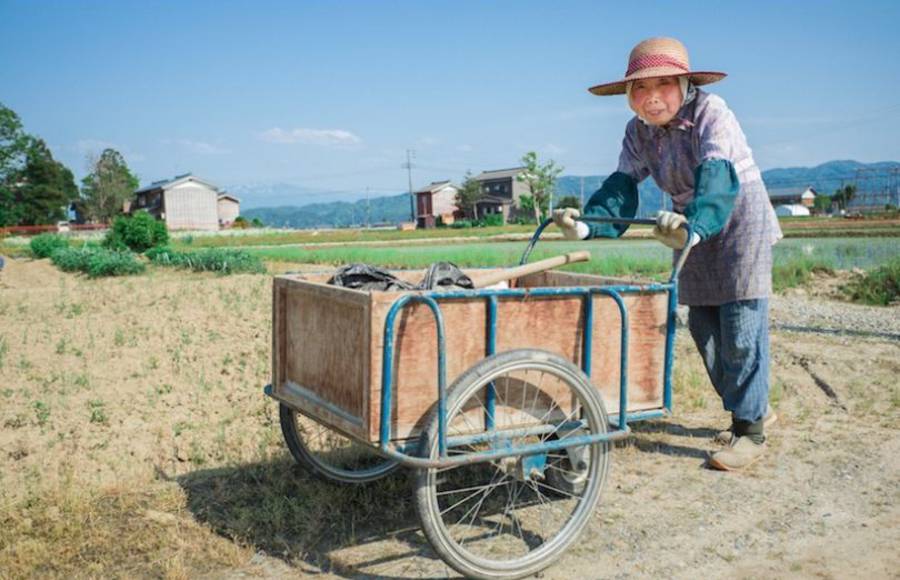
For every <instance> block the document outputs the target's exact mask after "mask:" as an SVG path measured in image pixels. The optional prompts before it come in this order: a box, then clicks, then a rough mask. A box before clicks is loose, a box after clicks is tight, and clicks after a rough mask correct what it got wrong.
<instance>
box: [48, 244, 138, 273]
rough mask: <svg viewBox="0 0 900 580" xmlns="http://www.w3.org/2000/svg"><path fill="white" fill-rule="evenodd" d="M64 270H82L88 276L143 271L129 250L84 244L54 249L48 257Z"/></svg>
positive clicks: (136, 258)
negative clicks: (77, 246)
mask: <svg viewBox="0 0 900 580" xmlns="http://www.w3.org/2000/svg"><path fill="white" fill-rule="evenodd" d="M50 259H51V260H52V261H53V263H54V264H55V265H56V267H57V268H59V269H60V270H62V271H64V272H83V273H85V274H87V276H88V277H89V278H100V277H105V276H128V275H132V274H140V273H141V272H143V271H144V269H145V266H144V263H143V262H141V261H140V260H139V259H138V257H137V256H136V255H135V254H133V253H131V252H116V251H112V250H105V249H103V248H96V247H90V246H84V247H82V248H64V249H59V250H56V251H55V252H54V253H53V255H52V256H51V257H50Z"/></svg>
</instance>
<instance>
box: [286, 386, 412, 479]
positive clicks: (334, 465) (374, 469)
mask: <svg viewBox="0 0 900 580" xmlns="http://www.w3.org/2000/svg"><path fill="white" fill-rule="evenodd" d="M280 415H281V432H282V433H283V434H284V440H285V442H286V443H287V446H288V449H290V450H291V455H293V456H294V459H296V460H297V463H299V464H300V465H302V466H303V467H305V468H306V469H308V470H309V471H311V472H312V473H313V474H315V475H317V476H318V477H320V478H322V479H326V480H330V481H337V482H340V483H368V482H370V481H375V480H376V479H381V478H382V477H384V476H386V475H388V474H389V473H391V472H392V471H394V470H395V469H396V468H397V467H398V466H399V464H398V463H397V462H396V461H391V460H389V459H385V458H384V457H381V456H380V455H378V454H376V453H375V452H374V451H372V448H371V447H369V446H367V445H363V444H361V443H357V442H355V441H353V440H352V439H350V438H349V437H345V436H343V435H341V434H340V433H338V432H336V431H333V430H331V429H329V428H328V427H325V426H324V425H322V424H320V423H318V422H316V421H313V420H312V419H310V418H308V417H306V416H304V415H303V414H301V413H298V412H297V411H295V410H294V409H291V408H290V407H288V406H287V405H285V404H284V403H282V404H281V405H280Z"/></svg>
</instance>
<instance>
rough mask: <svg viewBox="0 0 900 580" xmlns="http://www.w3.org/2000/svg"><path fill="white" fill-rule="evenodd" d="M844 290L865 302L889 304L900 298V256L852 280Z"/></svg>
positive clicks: (854, 298)
mask: <svg viewBox="0 0 900 580" xmlns="http://www.w3.org/2000/svg"><path fill="white" fill-rule="evenodd" d="M844 290H845V292H846V293H847V295H848V296H850V299H851V300H853V301H854V302H862V303H863V304H872V305H876V306H888V305H889V304H892V303H893V302H896V301H898V300H900V257H897V258H894V259H893V260H891V261H890V262H888V263H887V264H885V265H883V266H881V267H879V268H876V269H875V270H872V271H870V272H866V273H865V274H864V275H862V276H860V277H858V278H856V279H854V280H852V281H851V282H850V283H849V284H848V285H847V286H846V288H845V289H844Z"/></svg>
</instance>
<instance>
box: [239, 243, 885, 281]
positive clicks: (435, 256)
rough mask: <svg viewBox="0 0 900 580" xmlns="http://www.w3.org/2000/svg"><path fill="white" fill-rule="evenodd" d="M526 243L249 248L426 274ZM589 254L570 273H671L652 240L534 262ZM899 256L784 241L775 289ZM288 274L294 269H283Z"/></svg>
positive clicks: (557, 246) (273, 255) (566, 247)
mask: <svg viewBox="0 0 900 580" xmlns="http://www.w3.org/2000/svg"><path fill="white" fill-rule="evenodd" d="M525 246H526V244H525V242H523V241H516V242H473V243H466V244H455V245H454V244H445V245H437V246H435V245H431V244H428V245H413V244H409V245H403V246H394V247H383V248H382V247H369V246H358V245H349V246H339V247H326V248H320V247H296V246H290V247H286V246H281V247H272V248H247V251H248V252H250V253H252V254H255V255H257V256H259V257H260V258H263V259H265V260H269V261H275V262H299V263H305V264H321V265H322V267H323V269H327V268H328V267H332V266H334V265H339V264H346V263H351V262H366V263H370V264H379V265H382V266H389V267H394V268H425V267H427V266H428V265H429V264H431V263H432V262H436V261H448V262H453V263H454V264H457V265H458V266H461V267H483V266H484V267H487V266H511V265H514V264H518V263H519V260H520V258H521V256H522V252H523V251H524V249H525ZM577 250H589V251H590V252H591V256H592V259H591V261H590V262H585V263H579V264H573V265H571V266H567V267H566V269H569V270H572V271H576V272H587V273H593V274H601V275H606V276H623V277H628V276H634V275H638V276H645V277H651V278H654V279H662V278H665V277H666V276H667V275H668V273H669V271H670V269H671V251H669V250H668V249H667V248H665V247H663V246H662V245H661V244H659V243H658V242H656V241H651V240H615V241H606V240H593V241H588V242H565V241H560V240H556V241H545V242H544V241H542V242H539V243H538V244H537V246H535V250H534V253H533V255H532V257H531V258H530V259H531V260H536V259H540V258H546V257H549V256H553V255H557V254H562V253H567V252H573V251H577ZM897 256H900V238H803V239H787V240H781V241H780V242H779V243H778V244H777V245H776V246H775V271H774V274H773V278H774V284H775V287H776V288H778V289H781V288H786V287H790V286H794V285H796V284H798V283H800V282H802V281H803V280H805V279H806V277H807V275H808V273H809V272H810V271H812V270H816V269H818V270H821V269H835V270H837V269H840V270H847V269H853V268H862V269H870V268H873V267H877V266H880V265H882V264H884V263H886V262H887V261H889V260H890V259H891V258H894V257H897ZM283 268H284V269H287V270H290V268H291V266H290V265H289V264H288V265H284V266H283Z"/></svg>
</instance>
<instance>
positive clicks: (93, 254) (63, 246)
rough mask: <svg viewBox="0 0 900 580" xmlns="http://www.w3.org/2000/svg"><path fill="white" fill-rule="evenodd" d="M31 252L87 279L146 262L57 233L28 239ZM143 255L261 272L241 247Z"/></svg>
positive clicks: (184, 264) (203, 267)
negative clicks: (71, 242)
mask: <svg viewBox="0 0 900 580" xmlns="http://www.w3.org/2000/svg"><path fill="white" fill-rule="evenodd" d="M30 246H31V252H32V254H34V256H35V257H37V258H50V259H51V261H52V262H53V263H54V264H55V265H56V266H57V267H58V268H59V269H60V270H63V271H64V272H83V273H85V274H87V275H88V276H89V277H91V278H97V277H101V276H126V275H130V274H140V273H141V272H143V271H144V270H145V269H146V264H145V262H144V261H142V260H141V259H140V257H139V255H138V254H136V253H134V252H131V251H129V250H127V249H115V250H113V249H108V248H105V247H100V246H97V245H82V246H80V247H77V248H76V247H70V246H69V242H68V239H67V238H66V237H65V236H61V235H58V234H41V235H39V236H35V237H34V238H33V239H32V240H31V244H30ZM145 256H146V257H147V259H148V260H150V261H151V262H153V263H155V264H158V265H160V266H172V267H176V268H184V269H189V270H192V271H195V272H216V273H219V274H234V273H238V272H247V273H263V272H265V271H266V267H265V264H263V261H262V260H261V259H260V258H259V257H258V256H254V255H251V254H248V253H247V252H245V251H243V250H237V249H226V248H210V249H204V250H199V251H196V252H178V251H175V250H172V249H171V248H169V247H165V246H158V247H153V248H150V249H149V250H147V251H146V252H145Z"/></svg>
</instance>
